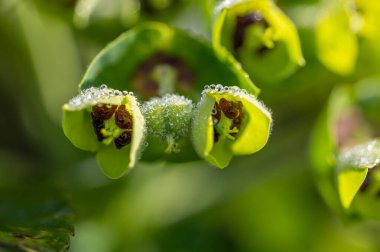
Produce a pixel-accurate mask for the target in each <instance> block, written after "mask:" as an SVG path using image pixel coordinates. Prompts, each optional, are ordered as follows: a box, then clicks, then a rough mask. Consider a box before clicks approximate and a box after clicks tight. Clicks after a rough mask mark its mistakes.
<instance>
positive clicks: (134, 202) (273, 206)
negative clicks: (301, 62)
mask: <svg viewBox="0 0 380 252" xmlns="http://www.w3.org/2000/svg"><path fill="white" fill-rule="evenodd" d="M374 1H375V0H374ZM337 2H339V1H337ZM359 2H360V1H359ZM369 2H371V1H369ZM326 3H327V4H326ZM214 4H215V2H214V1H212V0H205V1H202V0H193V1H190V0H187V1H186V0H182V1H180V0H178V1H174V0H173V1H170V0H166V1H164V0H161V1H151V2H149V1H147V0H145V1H143V0H141V2H140V1H132V0H130V1H122V0H113V1H97V0H78V1H75V0H54V1H51V0H50V1H49V0H2V1H1V2H0V115H1V119H0V132H1V134H0V190H1V193H0V197H1V198H0V215H1V216H0V251H29V250H23V246H21V245H20V244H23V243H22V241H21V243H20V240H25V237H22V238H20V237H18V236H16V235H14V233H15V232H16V231H15V230H17V232H20V230H24V229H23V228H22V227H23V226H25V225H26V226H27V227H28V228H30V229H31V230H33V229H34V228H37V229H38V228H39V229H42V230H49V229H50V228H52V229H53V230H54V232H56V231H57V230H59V231H62V232H63V231H64V230H66V229H65V228H64V226H65V225H63V224H62V223H63V222H65V223H66V222H67V223H70V224H68V225H69V226H71V225H73V226H74V229H75V236H73V237H72V238H71V244H70V248H69V251H73V252H86V251H88V252H98V251H99V252H100V251H115V252H116V251H148V252H149V251H152V252H156V251H379V250H380V240H379V239H378V237H379V235H380V225H379V223H377V222H375V221H371V220H362V221H347V220H343V219H342V218H340V217H339V216H337V215H336V213H334V212H332V211H331V209H329V208H328V207H327V205H326V204H325V202H324V201H323V199H322V197H321V196H320V195H319V192H318V190H317V187H316V185H315V177H314V176H313V170H312V167H311V162H310V158H309V156H310V148H309V146H310V141H309V140H310V136H311V134H312V131H313V128H314V125H315V123H316V120H317V119H318V117H319V115H320V113H321V111H322V110H323V108H324V107H325V106H326V101H327V100H328V98H329V94H330V92H331V90H332V89H333V88H334V86H336V85H339V84H342V83H356V82H358V81H360V80H361V79H363V78H365V77H367V76H370V75H373V74H376V73H377V72H380V70H379V69H380V68H379V66H380V64H379V59H380V46H379V45H378V43H377V41H378V40H377V38H378V37H379V36H378V35H376V36H372V37H371V36H367V37H366V36H362V37H355V38H352V39H353V40H355V42H353V44H355V45H354V46H352V44H351V45H350V47H349V48H345V46H346V45H347V43H341V44H339V45H336V46H337V47H339V48H340V49H339V50H340V51H341V54H338V55H337V56H336V55H335V56H331V54H329V52H326V51H327V50H324V51H323V52H321V51H320V50H319V49H318V48H319V47H320V46H323V45H324V44H323V42H320V40H318V38H319V37H320V35H318V30H319V29H322V28H320V26H318V22H319V21H318V20H319V19H320V18H321V17H323V15H322V14H321V13H325V12H327V13H328V11H329V10H330V6H329V4H328V2H324V1H318V0H308V1H297V0H293V1H292V0H282V1H281V0H279V1H278V2H277V4H278V6H279V7H280V8H281V9H282V10H283V11H284V12H285V13H286V14H287V15H288V16H289V17H290V19H291V20H292V21H293V22H294V23H295V25H296V27H297V29H298V32H299V36H300V39H301V46H302V51H303V54H304V57H305V60H306V66H305V67H303V68H302V69H300V70H298V71H297V72H296V73H295V74H293V75H292V76H290V77H289V78H288V79H286V80H284V81H282V82H281V83H280V84H276V85H266V84H265V83H256V85H257V86H258V87H260V88H261V89H262V93H261V95H260V99H261V100H263V101H264V102H265V104H266V105H267V106H268V107H269V108H271V110H272V113H273V118H274V127H273V133H272V136H271V138H270V140H269V143H268V145H267V146H266V147H265V148H264V149H263V150H262V151H260V152H259V153H258V154H255V155H252V156H248V157H239V158H235V159H234V160H233V162H232V163H231V164H230V166H229V167H228V168H226V169H225V170H219V169H217V168H214V167H211V166H210V165H208V164H206V163H204V162H202V161H199V162H191V163H183V164H169V163H164V162H155V163H140V164H138V166H137V167H136V168H135V169H134V170H133V171H132V172H131V173H129V174H128V175H127V176H125V177H123V178H122V179H120V180H116V181H114V180H109V179H107V178H106V177H105V176H104V175H103V174H102V173H101V171H100V169H99V168H98V166H97V164H96V161H95V158H94V156H93V154H92V153H87V152H83V151H80V150H77V149H76V148H75V147H74V146H72V145H71V143H70V142H69V140H67V139H66V138H65V136H64V135H63V132H62V129H61V115H62V110H61V107H62V105H63V104H64V103H65V102H67V101H68V100H69V99H70V98H71V97H73V96H74V95H76V94H77V92H78V87H77V85H78V83H79V81H80V78H81V76H82V75H83V73H84V71H85V69H86V67H87V66H88V64H89V63H90V61H91V60H92V59H93V57H94V56H95V55H96V54H97V53H98V52H99V51H100V50H101V49H102V48H103V47H104V46H105V45H106V44H107V43H108V42H110V41H111V40H113V39H114V38H116V37H117V36H118V35H119V34H120V33H121V32H123V31H125V30H127V29H129V28H131V27H133V26H134V25H135V24H137V23H139V22H143V21H145V20H156V21H161V22H165V23H168V24H169V25H171V26H174V27H179V28H182V29H187V30H189V32H192V33H193V34H196V35H197V36H200V37H202V38H203V39H205V40H210V39H211V38H210V34H211V29H212V25H211V22H212V13H213V10H212V8H213V6H214ZM379 16H380V15H379ZM375 17H376V16H375ZM377 18H378V17H377ZM370 21H371V22H374V23H376V22H379V21H377V19H376V18H375V20H373V18H372V19H371V20H370ZM329 22H330V26H329V28H323V29H330V28H331V29H333V30H334V29H335V28H336V27H338V26H337V24H336V23H334V22H333V21H329ZM338 23H339V22H338ZM316 27H317V28H316ZM318 27H319V28H318ZM336 29H337V30H339V29H338V28H336ZM376 32H377V31H376V30H375V32H373V31H372V33H375V34H377V33H376ZM336 33H337V34H338V32H336ZM368 33H369V34H372V33H371V31H369V32H368ZM332 34H334V31H333V32H332ZM339 34H342V33H339ZM348 36H349V35H348ZM355 36H356V35H355ZM322 41H324V40H323V39H322ZM339 41H340V42H342V41H346V40H345V39H343V38H339V37H338V38H334V39H333V42H332V43H334V42H336V43H338V42H339ZM341 46H342V47H343V48H341ZM353 47H354V48H355V49H352V48H353ZM339 50H338V51H339ZM351 51H355V52H352V54H354V55H356V56H354V58H353V59H352V60H351V61H352V62H347V61H349V60H350V59H345V61H344V62H345V63H344V64H343V66H340V67H339V66H338V67H334V66H336V65H339V62H340V61H342V60H341V57H343V58H344V57H345V56H346V54H350V53H349V52H351ZM347 52H348V53H347ZM334 53H335V54H336V51H334ZM326 55H327V56H326ZM329 57H330V58H329ZM331 57H332V59H331ZM352 57H353V56H349V57H348V58H352ZM327 58H328V59H327ZM334 58H335V59H337V60H336V61H334ZM326 62H327V63H326ZM350 64H352V66H350ZM347 65H348V66H347ZM350 67H351V68H350ZM342 69H343V70H342ZM253 79H254V78H253ZM57 201H59V202H61V203H59V204H58V203H57ZM20 202H21V203H20ZM39 202H45V203H44V204H42V205H41V204H39ZM51 202H53V203H51ZM54 202H55V203H54ZM19 203H20V204H19ZM60 204H64V207H63V208H64V209H65V211H64V214H63V215H61V214H62V209H61V208H59V207H61V205H60ZM53 206H54V207H57V209H61V210H60V212H59V214H57V212H54V211H55V210H54V209H56V208H54V207H53ZM58 206H59V207H58ZM46 209H50V210H51V209H53V210H54V211H53V210H51V211H52V213H51V212H49V211H46V219H44V218H42V217H41V218H40V219H39V221H37V222H35V221H34V220H35V217H36V216H38V214H39V213H40V212H41V211H44V210H46ZM70 209H71V210H70ZM44 213H45V212H44ZM52 216H54V218H55V220H56V221H55V222H49V221H47V220H50V217H52ZM73 216H74V217H73ZM61 217H63V219H64V221H62V222H61V221H60V218H61ZM29 218H30V219H29ZM36 223H37V224H36ZM67 230H71V228H67ZM7 232H10V233H12V234H13V236H12V237H13V238H12V239H15V240H12V239H10V238H9V236H7V235H6V233H7ZM28 232H29V231H28ZM30 232H31V231H30ZM54 232H53V235H52V237H47V236H44V237H43V238H42V239H45V240H46V243H47V244H49V243H55V242H56V241H55V240H57V239H58V238H57V237H59V235H57V236H55V235H54V234H56V233H54ZM67 232H68V233H70V234H71V231H67ZM31 236H33V235H31ZM32 238H33V237H32ZM34 238H36V236H34ZM55 238H57V239H55ZM36 239H37V238H36ZM41 244H42V245H41ZM41 244H40V245H38V246H37V245H36V246H34V247H33V246H31V247H27V246H26V247H27V248H29V249H30V251H59V250H62V249H64V248H67V245H62V246H57V247H49V245H46V244H45V245H44V243H41ZM39 246H40V247H39ZM44 247H47V248H48V249H46V250H43V249H42V248H44ZM33 249H34V250H33ZM49 249H50V250H49Z"/></svg>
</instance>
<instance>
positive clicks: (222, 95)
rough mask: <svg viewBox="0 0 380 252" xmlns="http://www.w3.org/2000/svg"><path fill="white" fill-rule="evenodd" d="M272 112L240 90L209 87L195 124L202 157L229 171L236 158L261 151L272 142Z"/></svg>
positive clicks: (206, 89)
mask: <svg viewBox="0 0 380 252" xmlns="http://www.w3.org/2000/svg"><path fill="white" fill-rule="evenodd" d="M271 125H272V118H271V114H270V112H269V111H268V110H267V109H266V108H265V107H264V105H263V104H262V103H261V102H259V101H258V100H257V99H256V98H255V97H254V96H252V95H250V94H249V93H247V92H246V91H245V90H243V89H240V88H238V87H235V86H233V87H224V86H222V85H220V84H218V85H210V86H206V87H205V89H204V91H203V92H202V98H201V100H200V102H199V103H198V105H197V107H196V109H195V112H194V115H193V123H192V141H193V144H194V148H195V150H196V152H197V153H198V155H199V156H200V157H201V158H204V159H205V160H206V161H208V162H209V163H211V164H212V165H214V166H217V167H219V168H225V167H226V166H227V165H228V164H229V163H230V161H231V159H232V157H233V156H234V155H249V154H253V153H255V152H257V151H259V150H260V149H261V148H263V147H264V146H265V144H266V143H267V141H268V138H269V135H270V130H271Z"/></svg>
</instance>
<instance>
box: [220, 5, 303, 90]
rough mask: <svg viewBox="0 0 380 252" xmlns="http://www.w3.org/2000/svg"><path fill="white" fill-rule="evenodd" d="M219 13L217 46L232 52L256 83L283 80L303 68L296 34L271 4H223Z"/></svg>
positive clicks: (288, 22) (282, 15)
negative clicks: (300, 67)
mask: <svg viewBox="0 0 380 252" xmlns="http://www.w3.org/2000/svg"><path fill="white" fill-rule="evenodd" d="M216 13H217V16H216V18H215V22H214V29H213V44H214V47H215V48H216V49H217V51H218V52H219V53H220V54H224V53H225V52H224V50H225V49H227V50H228V51H229V52H231V53H232V54H233V55H234V56H235V57H236V58H237V59H238V60H239V61H240V62H241V64H242V66H243V68H244V70H246V71H247V72H248V73H249V74H250V76H251V78H252V79H253V80H254V81H255V82H259V83H264V84H266V83H274V82H278V81H281V80H283V79H284V78H286V77H287V76H289V75H290V74H291V73H292V72H294V71H295V70H296V69H297V68H298V67H299V66H302V65H304V58H303V56H302V52H301V48H300V42H299V38H298V34H297V31H296V29H295V27H294V25H293V24H292V22H291V21H290V20H289V18H288V17H286V16H285V14H283V13H282V12H281V10H280V9H279V8H277V6H276V5H275V4H274V3H273V2H272V1H270V0H245V1H224V2H222V3H221V5H220V6H219V7H218V8H217V12H216Z"/></svg>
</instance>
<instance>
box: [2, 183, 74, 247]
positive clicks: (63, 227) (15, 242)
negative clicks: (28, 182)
mask: <svg viewBox="0 0 380 252" xmlns="http://www.w3.org/2000/svg"><path fill="white" fill-rule="evenodd" d="M41 192H42V193H43V194H41ZM0 197H1V202H2V203H1V206H0V223H1V227H0V250H1V251H15V252H16V251H17V252H18V251H28V252H31V251H33V252H42V251H44V252H45V251H46V252H53V251H66V250H68V248H69V246H70V245H69V242H70V236H72V235H73V234H74V226H73V212H72V210H71V209H70V208H69V207H68V206H67V204H66V203H65V201H63V200H62V199H60V198H59V197H58V196H57V194H52V195H50V197H49V195H48V193H46V192H44V191H43V190H38V189H33V190H31V191H28V190H26V189H21V190H20V189H13V190H2V191H1V192H0Z"/></svg>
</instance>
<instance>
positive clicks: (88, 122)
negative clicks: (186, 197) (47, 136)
mask: <svg viewBox="0 0 380 252" xmlns="http://www.w3.org/2000/svg"><path fill="white" fill-rule="evenodd" d="M62 125H63V131H64V133H65V135H66V137H67V138H69V140H70V141H71V142H72V143H73V144H74V145H75V146H76V147H77V148H79V149H82V150H87V151H97V156H96V158H97V161H98V163H99V165H100V167H101V168H102V170H103V172H104V173H105V175H106V176H108V177H110V178H119V177H121V176H122V175H124V173H125V172H126V171H127V170H128V168H131V167H133V166H134V165H135V162H136V158H137V155H138V154H139V150H140V146H141V143H142V140H143V136H144V130H145V120H144V118H143V116H142V114H141V112H140V109H139V106H138V103H137V101H136V99H135V97H134V96H133V94H132V93H129V92H121V91H117V90H114V89H110V88H108V87H107V86H105V85H102V86H101V87H98V88H96V87H91V88H88V89H86V90H83V91H82V92H81V93H80V94H79V95H78V96H76V97H74V98H73V99H71V100H70V101H69V102H68V103H67V104H65V105H64V106H63V123H62Z"/></svg>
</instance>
